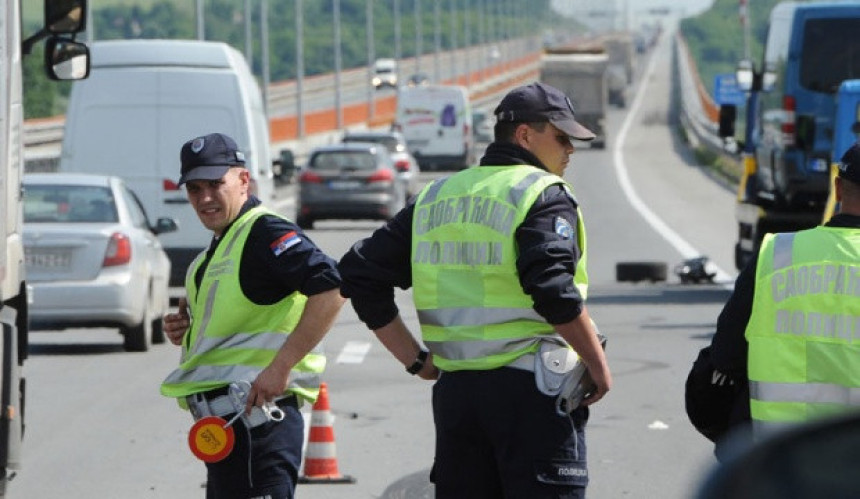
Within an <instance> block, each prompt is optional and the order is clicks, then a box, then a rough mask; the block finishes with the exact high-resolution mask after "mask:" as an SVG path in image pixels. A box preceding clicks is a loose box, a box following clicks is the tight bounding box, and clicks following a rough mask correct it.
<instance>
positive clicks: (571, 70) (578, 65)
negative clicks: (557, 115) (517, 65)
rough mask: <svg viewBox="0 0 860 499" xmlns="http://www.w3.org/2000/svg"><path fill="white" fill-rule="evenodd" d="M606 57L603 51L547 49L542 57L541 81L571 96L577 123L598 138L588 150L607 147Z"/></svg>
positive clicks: (568, 48)
mask: <svg viewBox="0 0 860 499" xmlns="http://www.w3.org/2000/svg"><path fill="white" fill-rule="evenodd" d="M608 61H609V58H608V57H607V55H606V53H605V52H603V50H602V49H594V48H586V49H583V48H581V47H558V48H547V49H545V50H544V54H543V56H542V57H541V64H540V77H539V79H540V81H542V82H543V83H546V84H547V85H551V86H553V87H555V88H557V89H559V90H561V91H562V92H564V93H565V94H566V95H567V96H568V97H570V100H571V102H573V111H574V113H576V120H577V121H579V122H580V123H582V124H583V125H585V126H586V127H587V128H588V129H589V130H591V131H592V132H594V133H595V135H597V138H595V139H594V140H593V141H592V142H591V147H595V148H597V149H603V148H604V147H606V126H605V122H606V107H607V103H608V101H609V87H608V82H607V73H606V68H607V64H608Z"/></svg>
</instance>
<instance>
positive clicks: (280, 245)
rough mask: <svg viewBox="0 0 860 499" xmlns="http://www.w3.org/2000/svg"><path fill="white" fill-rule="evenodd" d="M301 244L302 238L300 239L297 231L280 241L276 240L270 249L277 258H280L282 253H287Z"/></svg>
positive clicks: (290, 232)
mask: <svg viewBox="0 0 860 499" xmlns="http://www.w3.org/2000/svg"><path fill="white" fill-rule="evenodd" d="M300 242H302V238H301V237H299V235H298V234H297V233H296V231H294V230H291V231H289V232H287V233H286V234H284V235H283V236H281V237H279V238H278V239H275V240H274V241H273V242H272V244H270V245H269V248H271V249H272V253H274V254H275V256H280V255H281V253H283V252H284V251H287V250H288V249H290V248H292V247H293V246H295V245H297V244H299V243H300Z"/></svg>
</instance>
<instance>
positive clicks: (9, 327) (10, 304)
mask: <svg viewBox="0 0 860 499" xmlns="http://www.w3.org/2000/svg"><path fill="white" fill-rule="evenodd" d="M0 5H2V7H0V29H2V31H3V33H2V34H0V73H2V78H0V161H2V163H3V165H2V166H3V168H2V173H0V234H2V235H0V245H2V247H0V328H2V341H0V359H2V360H0V496H3V495H5V493H6V485H7V483H8V481H9V480H10V479H11V478H12V477H13V476H14V475H15V472H16V470H17V469H18V468H19V466H20V464H21V460H20V457H21V442H22V438H23V436H24V395H25V393H26V390H25V383H24V376H23V372H22V371H23V364H24V359H25V358H26V357H27V334H28V322H29V320H28V315H27V281H26V279H25V276H24V246H23V242H22V240H21V228H22V224H23V222H22V212H23V207H22V198H21V176H22V175H23V173H24V151H23V149H24V144H23V137H22V134H23V129H24V128H23V126H24V125H23V119H24V99H23V86H22V76H21V57H22V55H27V54H29V53H30V50H31V49H32V47H33V46H34V45H35V44H36V43H37V42H39V41H40V40H42V39H44V38H47V39H48V40H47V44H46V47H45V52H46V57H45V66H46V70H47V74H48V76H49V77H50V78H51V79H54V80H73V79H79V78H85V77H86V76H87V73H88V71H89V52H88V49H87V47H86V46H85V45H84V44H82V43H78V42H75V41H74V36H73V35H74V33H77V32H79V31H81V30H83V29H84V19H85V18H86V0H45V6H44V13H45V20H44V25H43V26H42V28H41V29H39V31H38V32H37V33H36V34H35V35H33V36H31V37H29V38H27V39H26V40H22V37H21V2H20V0H8V1H4V2H2V4H0Z"/></svg>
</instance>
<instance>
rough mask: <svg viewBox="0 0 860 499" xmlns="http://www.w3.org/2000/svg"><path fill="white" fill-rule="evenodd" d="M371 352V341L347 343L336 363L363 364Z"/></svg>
mask: <svg viewBox="0 0 860 499" xmlns="http://www.w3.org/2000/svg"><path fill="white" fill-rule="evenodd" d="M369 351H370V342H369V341H347V342H346V345H344V346H343V349H342V350H341V351H340V355H338V356H337V359H335V361H334V362H335V364H361V363H362V362H364V357H365V356H366V355H367V352H369Z"/></svg>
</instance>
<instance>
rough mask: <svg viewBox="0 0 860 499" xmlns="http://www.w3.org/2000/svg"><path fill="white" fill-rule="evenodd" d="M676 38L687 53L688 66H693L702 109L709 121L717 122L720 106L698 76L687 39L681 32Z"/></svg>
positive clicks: (697, 69)
mask: <svg viewBox="0 0 860 499" xmlns="http://www.w3.org/2000/svg"><path fill="white" fill-rule="evenodd" d="M678 39H679V40H680V41H681V43H682V44H683V45H684V53H685V54H687V60H688V61H690V67H691V68H693V76H694V78H695V79H696V90H698V92H699V100H701V102H702V110H703V111H704V112H705V116H707V117H708V119H709V120H711V122H713V123H717V122H718V121H719V120H720V106H718V105H717V104H716V103H715V102H714V99H713V98H712V97H711V94H709V93H708V89H707V88H705V85H704V83H702V78H701V77H700V76H699V68H698V66H696V60H695V59H693V55H692V54H691V53H690V49H689V48H688V47H687V41H686V40H685V39H684V37H683V36H682V35H681V34H678Z"/></svg>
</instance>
